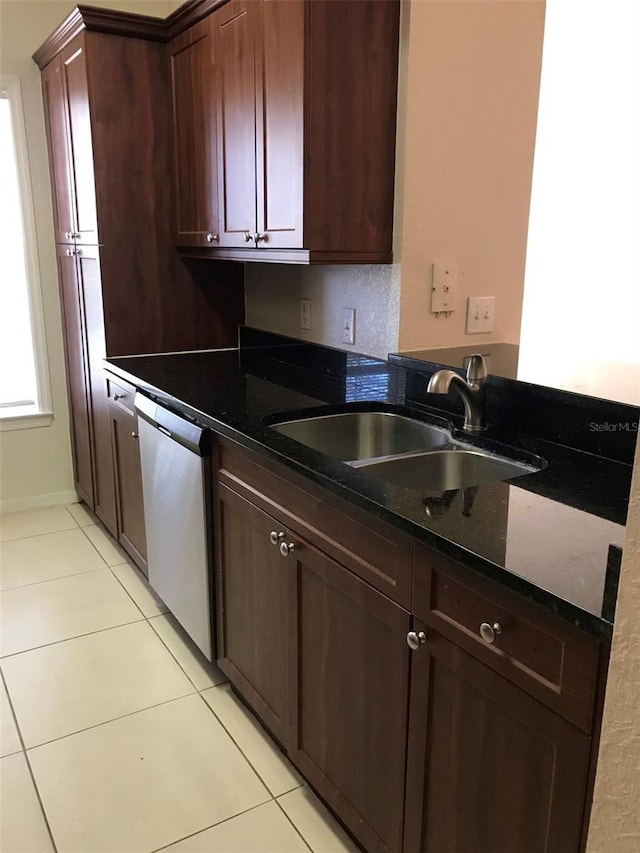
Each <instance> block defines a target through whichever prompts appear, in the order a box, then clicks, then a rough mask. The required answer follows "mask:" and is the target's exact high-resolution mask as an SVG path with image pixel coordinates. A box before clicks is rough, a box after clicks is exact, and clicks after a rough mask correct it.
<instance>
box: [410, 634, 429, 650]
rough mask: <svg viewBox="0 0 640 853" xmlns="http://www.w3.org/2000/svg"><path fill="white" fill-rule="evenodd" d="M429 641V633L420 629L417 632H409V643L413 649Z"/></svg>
mask: <svg viewBox="0 0 640 853" xmlns="http://www.w3.org/2000/svg"><path fill="white" fill-rule="evenodd" d="M426 642H427V635H426V634H425V632H424V631H418V633H417V634H416V632H415V631H409V633H408V634H407V645H408V646H409V648H410V649H411V651H413V652H415V651H417V650H418V649H419V648H420V646H424V644H425V643H426Z"/></svg>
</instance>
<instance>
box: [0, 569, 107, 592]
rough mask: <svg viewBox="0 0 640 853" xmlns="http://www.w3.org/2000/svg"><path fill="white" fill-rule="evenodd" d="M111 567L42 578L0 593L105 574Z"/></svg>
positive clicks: (1, 590) (0, 590)
mask: <svg viewBox="0 0 640 853" xmlns="http://www.w3.org/2000/svg"><path fill="white" fill-rule="evenodd" d="M108 568H109V566H99V567H98V568H97V569H83V570H82V571H80V572H72V573H71V574H70V575H59V576H58V577H55V578H42V579H41V580H39V581H32V582H31V583H21V584H18V585H17V586H8V587H6V588H4V587H3V588H0V592H11V591H12V590H14V589H26V588H27V587H28V586H38V584H41V583H50V582H51V581H61V580H64V579H65V578H75V577H76V576H77V575H90V574H91V572H103V571H104V570H105V569H108Z"/></svg>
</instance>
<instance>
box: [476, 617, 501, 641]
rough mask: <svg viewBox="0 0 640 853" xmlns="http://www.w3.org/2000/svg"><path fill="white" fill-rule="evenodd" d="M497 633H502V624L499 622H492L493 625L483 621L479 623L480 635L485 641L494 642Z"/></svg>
mask: <svg viewBox="0 0 640 853" xmlns="http://www.w3.org/2000/svg"><path fill="white" fill-rule="evenodd" d="M499 634H502V625H501V624H500V623H499V622H494V623H493V625H490V624H489V623H488V622H483V623H482V625H480V636H481V637H482V639H483V640H484V641H485V643H495V641H496V637H497V636H498V635H499Z"/></svg>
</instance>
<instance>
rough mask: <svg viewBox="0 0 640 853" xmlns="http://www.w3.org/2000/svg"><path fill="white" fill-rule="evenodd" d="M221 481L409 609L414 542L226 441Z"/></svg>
mask: <svg viewBox="0 0 640 853" xmlns="http://www.w3.org/2000/svg"><path fill="white" fill-rule="evenodd" d="M218 480H219V481H220V482H221V483H224V484H225V485H227V486H228V487H229V488H231V489H233V490H234V491H235V492H238V493H239V494H241V495H242V496H243V497H245V498H246V499H247V500H249V501H250V502H251V503H253V504H255V505H256V506H259V507H260V508H261V509H263V510H265V511H266V512H268V513H269V514H270V515H272V516H273V517H274V518H276V519H278V520H280V521H281V522H282V523H283V524H284V525H285V526H286V527H287V528H288V529H290V530H292V531H295V532H297V533H299V534H300V535H301V536H304V537H305V539H307V540H308V541H309V542H311V543H312V544H313V545H315V546H316V547H317V548H319V549H320V550H322V551H324V552H325V553H326V554H328V555H329V556H330V557H333V558H334V559H335V560H337V562H339V563H341V564H342V565H343V566H346V568H348V569H350V570H351V571H352V572H353V573H354V574H356V575H358V576H359V577H361V578H362V579H363V580H365V581H367V582H368V583H370V584H371V585H372V586H374V587H375V588H376V589H378V590H380V592H383V593H384V594H385V595H387V596H388V597H389V598H391V599H393V600H394V601H396V602H397V603H398V604H401V605H402V606H403V607H406V608H407V609H409V608H410V606H411V576H412V563H413V542H412V540H411V539H410V538H409V537H408V536H403V535H402V533H400V532H398V531H396V530H394V529H393V528H391V527H389V526H388V525H386V524H384V522H382V521H380V520H378V519H376V518H374V517H373V516H370V515H368V514H367V513H365V512H361V511H358V510H357V509H354V508H353V507H351V506H349V505H348V504H346V503H344V502H343V501H341V500H340V499H339V498H337V497H334V496H333V495H332V494H331V493H330V492H328V491H327V490H326V489H322V488H321V487H319V486H316V485H315V484H312V483H307V481H306V480H305V479H304V478H302V477H299V476H296V475H295V474H294V473H292V472H289V471H287V470H286V469H284V468H283V467H282V466H280V465H277V463H275V464H274V463H266V464H265V462H264V460H263V459H262V458H260V457H258V456H256V455H255V454H253V453H250V452H249V451H246V450H243V449H240V448H238V447H237V446H236V445H233V444H231V443H229V442H226V441H223V440H221V441H220V442H219V444H218Z"/></svg>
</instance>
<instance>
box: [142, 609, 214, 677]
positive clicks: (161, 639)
mask: <svg viewBox="0 0 640 853" xmlns="http://www.w3.org/2000/svg"><path fill="white" fill-rule="evenodd" d="M170 612H171V611H169V610H167V612H166V613H158V614H156V615H155V616H145V619H146V620H147V622H148V624H149V627H150V628H151V630H152V631H153V633H154V634H155V635H156V637H157V638H158V639H159V640H160V642H161V643H162V645H163V646H164V647H165V649H166V650H167V651H168V652H169V654H170V655H171V657H172V658H173V659H174V661H175V662H176V663H177V664H178V666H179V667H180V669H181V670H182V672H183V673H184V674H185V676H186V677H187V678H188V679H189V681H190V682H191V684H193V686H194V688H195V689H196V691H197V692H198V693H202V691H203V690H210V689H211V688H212V687H221V686H222V685H223V684H228V679H227V680H226V681H221V682H220V683H219V684H209V685H208V686H207V687H202V688H201V687H198V685H197V684H196V683H195V681H194V680H193V678H191V676H190V675H189V673H188V672H187V670H186V669H185V668H184V667H183V666H182V664H181V663H180V661H179V660H178V658H177V657H176V656H175V655H174V653H173V652H172V651H171V649H170V648H169V646H168V644H167V643H166V642H165V640H164V637H162V635H161V634H160V633H159V632H158V631H156V629H155V627H154V626H153V625H152V624H151V620H152V619H157V618H158V617H159V616H167V615H169V614H170ZM174 618H175V617H174ZM225 678H226V676H225Z"/></svg>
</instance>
